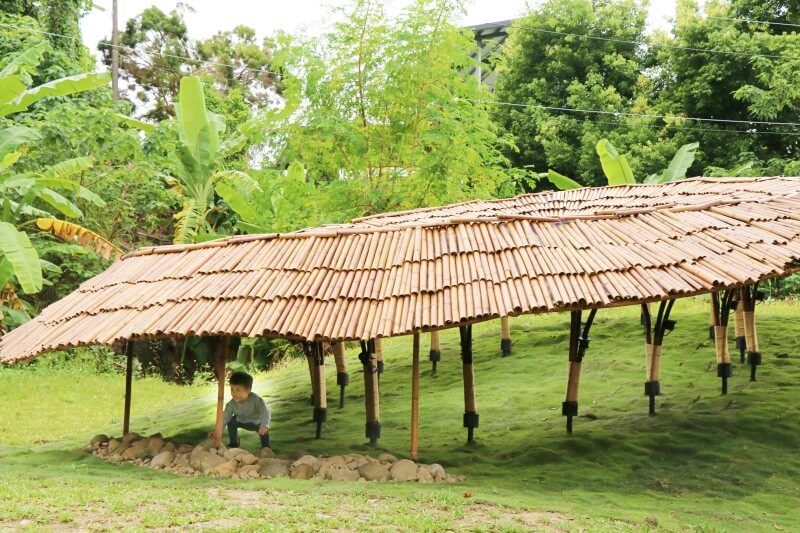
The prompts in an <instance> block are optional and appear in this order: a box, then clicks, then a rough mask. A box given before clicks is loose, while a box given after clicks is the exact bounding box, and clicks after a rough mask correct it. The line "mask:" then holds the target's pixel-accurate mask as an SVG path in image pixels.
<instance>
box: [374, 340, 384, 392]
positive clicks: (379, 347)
mask: <svg viewBox="0 0 800 533" xmlns="http://www.w3.org/2000/svg"><path fill="white" fill-rule="evenodd" d="M375 360H376V361H377V362H376V367H375V368H376V369H377V371H378V383H379V384H380V382H381V374H383V341H382V340H381V338H380V337H378V338H376V339H375Z"/></svg>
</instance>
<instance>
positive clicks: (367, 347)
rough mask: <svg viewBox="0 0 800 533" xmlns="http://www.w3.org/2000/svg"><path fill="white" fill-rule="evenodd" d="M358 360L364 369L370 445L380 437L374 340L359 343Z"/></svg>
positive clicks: (367, 434)
mask: <svg viewBox="0 0 800 533" xmlns="http://www.w3.org/2000/svg"><path fill="white" fill-rule="evenodd" d="M358 358H359V360H361V364H362V365H363V367H364V407H365V408H366V414H367V423H366V431H365V433H366V437H367V438H368V439H369V442H370V444H375V443H377V442H378V439H379V438H380V436H381V422H380V389H379V385H378V365H377V358H376V356H375V342H374V340H372V339H370V340H369V341H361V353H360V354H359V356H358Z"/></svg>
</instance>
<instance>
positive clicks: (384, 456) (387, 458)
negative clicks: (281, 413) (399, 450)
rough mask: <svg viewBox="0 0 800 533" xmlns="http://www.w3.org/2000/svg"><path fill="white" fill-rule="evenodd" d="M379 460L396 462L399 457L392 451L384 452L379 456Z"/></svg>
mask: <svg viewBox="0 0 800 533" xmlns="http://www.w3.org/2000/svg"><path fill="white" fill-rule="evenodd" d="M378 461H380V462H382V463H396V462H397V457H395V456H394V455H392V454H390V453H382V454H380V455H379V456H378Z"/></svg>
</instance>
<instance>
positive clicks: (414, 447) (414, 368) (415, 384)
mask: <svg viewBox="0 0 800 533" xmlns="http://www.w3.org/2000/svg"><path fill="white" fill-rule="evenodd" d="M418 452H419V332H414V341H413V344H412V348H411V454H410V455H411V460H412V461H416V460H417V459H418Z"/></svg>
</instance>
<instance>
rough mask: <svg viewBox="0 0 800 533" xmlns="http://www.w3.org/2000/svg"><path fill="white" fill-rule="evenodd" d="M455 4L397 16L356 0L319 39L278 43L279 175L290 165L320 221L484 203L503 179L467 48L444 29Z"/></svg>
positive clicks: (413, 8)
mask: <svg viewBox="0 0 800 533" xmlns="http://www.w3.org/2000/svg"><path fill="white" fill-rule="evenodd" d="M461 9H462V7H461V2H460V1H451V0H443V1H432V0H418V1H415V2H413V3H412V4H411V5H410V6H409V7H408V8H407V9H406V10H404V11H403V12H402V13H401V14H400V15H399V16H398V17H397V18H394V19H390V18H388V17H387V16H386V15H385V13H384V11H383V7H382V6H381V5H380V4H379V3H376V2H369V1H366V0H359V1H357V2H356V3H355V4H354V5H353V6H352V7H348V8H347V9H345V10H340V12H339V13H338V14H337V15H338V16H339V17H340V18H341V22H338V23H336V25H335V29H334V30H333V31H331V32H329V33H328V34H326V35H324V36H323V37H322V38H320V39H312V40H307V41H300V40H296V41H291V40H289V39H287V38H285V37H284V38H282V39H281V40H280V41H279V45H280V49H279V51H278V52H276V54H275V56H274V58H273V64H274V65H275V66H276V68H281V69H283V71H284V72H287V73H289V74H287V75H286V76H285V78H284V96H285V97H286V98H287V109H288V110H289V111H292V112H291V113H286V114H285V116H284V118H283V119H281V120H278V121H276V123H275V124H274V126H273V128H272V129H271V132H270V133H271V134H272V139H273V141H274V143H275V144H276V145H277V146H278V147H279V150H280V152H279V157H278V159H277V160H276V161H275V163H276V165H277V166H278V167H279V168H281V167H283V166H285V165H286V164H288V162H293V161H297V162H299V163H300V164H302V165H303V168H305V170H306V173H307V174H306V175H307V182H308V183H311V184H313V185H314V186H315V187H316V188H317V189H318V192H317V194H318V197H319V198H320V202H321V203H324V204H325V205H326V209H324V210H323V213H324V219H325V220H324V221H341V220H346V219H348V218H351V217H354V216H359V215H363V214H368V213H377V212H381V211H386V210H392V209H401V208H409V207H420V206H423V205H433V204H443V203H448V202H454V201H458V200H463V199H466V198H474V197H488V196H490V195H492V194H494V193H495V192H496V191H497V190H498V188H499V187H500V186H501V185H502V184H504V183H505V182H507V181H508V176H507V174H506V172H505V169H506V160H505V158H504V157H503V156H502V154H501V153H500V151H499V148H500V147H501V146H507V145H508V142H507V141H508V139H506V138H505V137H504V136H502V135H501V134H500V133H499V132H498V130H497V127H496V126H495V125H494V124H493V123H492V121H491V120H490V117H489V115H488V112H487V108H486V106H485V105H484V104H480V103H476V102H475V100H486V99H490V98H491V95H489V94H488V92H487V90H486V88H485V87H483V86H480V85H479V84H476V83H475V80H474V78H473V77H472V76H470V75H469V74H468V71H469V68H470V67H473V66H475V61H476V60H475V59H474V58H473V57H471V56H470V53H471V52H472V51H473V49H474V46H475V45H474V42H473V41H472V39H471V36H470V34H469V33H468V32H466V31H464V30H462V29H460V28H458V27H457V26H455V25H454V24H453V23H452V22H451V21H452V20H453V18H454V17H455V16H456V15H457V14H458V13H459V12H460V11H461Z"/></svg>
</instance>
